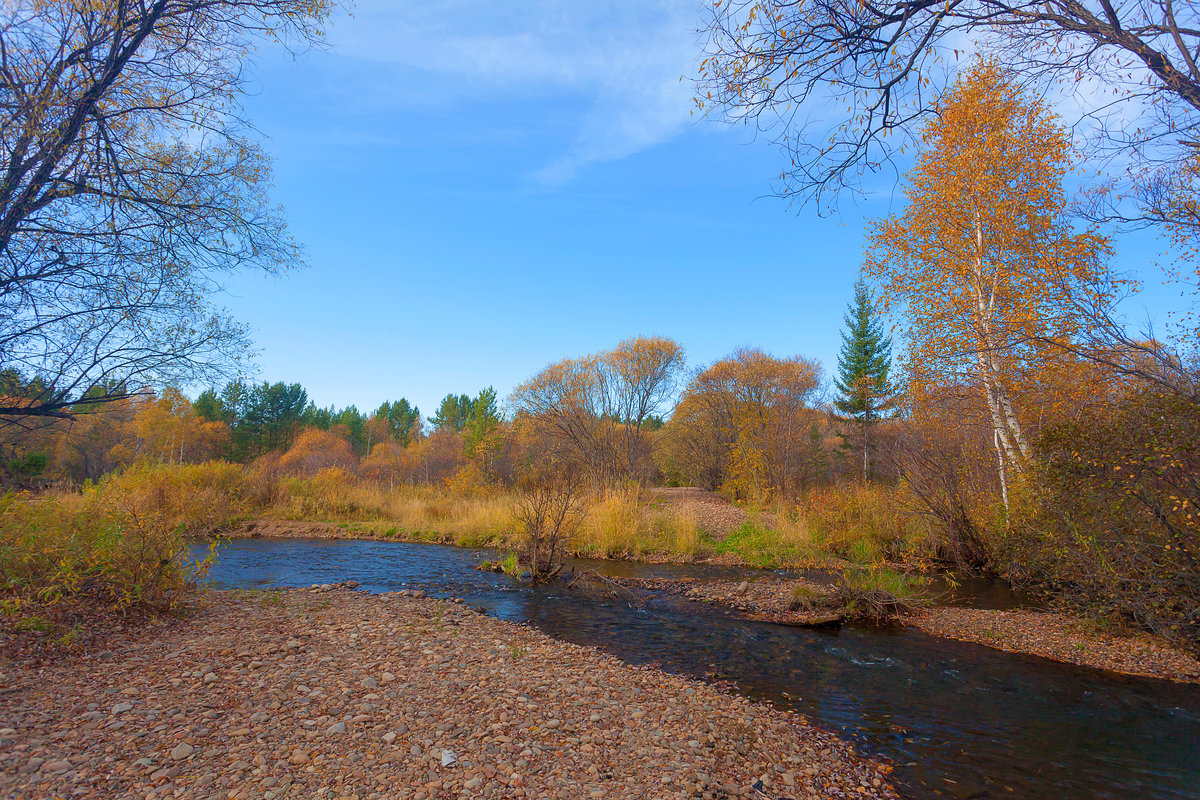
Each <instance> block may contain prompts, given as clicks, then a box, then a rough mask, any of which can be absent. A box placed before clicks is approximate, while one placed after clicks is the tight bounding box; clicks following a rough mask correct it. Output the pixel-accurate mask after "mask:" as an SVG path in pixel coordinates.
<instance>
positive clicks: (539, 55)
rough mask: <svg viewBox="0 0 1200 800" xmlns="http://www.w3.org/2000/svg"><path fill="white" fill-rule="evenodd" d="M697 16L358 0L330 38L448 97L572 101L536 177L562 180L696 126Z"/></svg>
mask: <svg viewBox="0 0 1200 800" xmlns="http://www.w3.org/2000/svg"><path fill="white" fill-rule="evenodd" d="M700 22H701V18H700V11H699V6H698V5H697V3H696V2H695V0H596V1H595V2H576V1H574V0H564V1H563V2H555V1H554V0H533V1H532V2H526V3H495V2H488V1H487V0H449V1H448V2H442V3H420V4H418V3H409V2H404V3H397V2H396V0H359V2H358V3H357V5H356V9H355V12H354V17H353V19H351V20H346V21H343V22H340V23H339V24H338V25H337V26H336V27H335V29H334V32H333V37H332V39H333V45H334V48H335V50H336V52H337V53H339V54H340V55H343V56H348V57H351V58H358V59H364V60H368V61H372V62H376V63H378V64H380V65H381V66H386V65H395V66H397V67H400V68H401V70H400V71H399V72H400V73H409V72H410V71H418V72H421V73H426V77H428V78H429V79H430V80H431V83H432V86H431V87H429V88H431V89H432V90H433V91H436V92H439V93H442V94H444V95H445V96H446V97H447V98H449V99H464V98H466V99H469V98H474V97H479V96H481V95H486V96H488V97H490V98H497V97H505V96H511V97H513V98H514V99H516V98H520V97H521V96H523V95H530V94H555V95H560V96H562V97H564V98H567V99H568V103H566V104H564V105H565V106H567V107H569V108H572V109H578V110H577V111H576V112H574V113H575V117H574V118H573V119H572V120H571V124H572V126H573V133H572V135H571V137H570V140H569V141H564V142H563V146H562V149H561V151H559V152H556V153H551V154H548V158H547V161H546V163H545V164H544V165H542V166H541V167H540V168H539V169H537V170H536V171H535V173H534V175H533V177H534V178H535V179H536V180H538V181H539V182H540V183H543V184H547V185H556V184H561V183H563V182H565V181H567V180H570V179H571V178H572V177H573V176H574V175H576V174H577V173H578V172H579V170H580V169H582V168H584V167H586V166H587V165H589V164H593V163H596V162H603V161H612V160H617V159H620V158H624V157H625V156H628V155H631V154H633V153H636V152H639V151H641V150H645V149H647V148H649V147H652V146H654V145H656V144H658V143H660V142H664V141H667V140H668V139H670V138H671V137H673V136H675V135H676V134H677V133H679V132H680V131H681V130H682V129H683V128H684V127H685V126H686V125H688V123H689V120H690V109H691V96H692V84H691V82H690V77H691V76H692V75H693V74H694V71H695V67H696V62H697V60H698V58H699V55H698V54H699V52H700V42H699V39H698V34H697V33H696V30H697V28H698V27H699V26H700ZM681 78H682V79H683V80H680V79H681ZM397 90H398V91H401V92H403V91H404V87H402V86H397Z"/></svg>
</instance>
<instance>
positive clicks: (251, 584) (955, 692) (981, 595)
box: [211, 539, 1200, 800]
mask: <svg viewBox="0 0 1200 800" xmlns="http://www.w3.org/2000/svg"><path fill="white" fill-rule="evenodd" d="M496 555H497V554H496V553H494V552H493V551H488V550H473V549H467V548H457V547H450V546H445V545H426V544H411V543H391V542H373V541H353V540H295V539H289V540H268V539H248V540H233V541H229V542H225V543H223V544H221V545H220V547H219V550H218V553H217V560H216V563H215V564H214V566H213V569H212V572H211V577H212V579H213V582H214V584H215V585H216V586H218V587H220V588H257V589H265V588H271V587H283V586H307V585H311V584H321V583H334V582H338V581H344V580H355V581H358V582H360V583H361V584H362V587H363V588H365V589H367V590H369V591H377V592H382V591H391V590H397V589H420V590H423V591H426V592H427V593H429V594H431V595H435V596H440V597H458V598H462V599H463V600H465V601H466V602H467V603H469V604H470V605H471V606H474V607H477V608H479V609H482V610H484V611H486V612H487V613H489V614H491V615H494V616H496V617H499V618H502V619H506V620H513V621H520V622H526V623H528V624H530V625H532V626H534V627H536V628H538V629H539V630H541V631H543V632H545V633H548V634H550V635H551V636H554V637H556V638H559V639H562V640H566V641H570V642H574V643H577V644H584V645H591V646H596V647H600V648H602V649H603V650H605V651H606V652H608V653H610V654H612V655H614V656H616V657H618V658H620V659H622V660H624V661H626V662H629V663H633V664H652V665H656V666H660V667H661V668H663V669H665V670H668V671H672V672H677V673H681V674H685V675H690V676H694V677H701V678H704V679H706V680H710V681H722V682H726V683H728V684H729V685H731V686H733V687H734V688H735V689H736V690H737V691H738V692H741V693H743V694H745V695H747V696H749V697H751V698H753V699H756V700H763V701H767V702H769V703H772V704H774V705H776V706H779V707H782V708H788V709H792V710H795V711H798V712H800V713H803V714H804V715H806V716H807V717H809V718H810V719H811V720H813V721H814V722H816V723H818V724H820V725H822V726H824V727H826V728H828V729H830V730H834V731H836V732H838V733H840V734H841V735H843V736H844V737H846V738H849V739H851V740H853V741H854V742H855V743H856V744H857V745H858V746H859V748H860V749H861V750H864V751H865V752H867V753H870V754H875V755H879V756H883V757H885V758H887V759H889V760H891V761H892V762H893V763H895V765H896V772H895V775H894V778H895V781H896V783H897V785H898V786H899V787H900V788H901V789H902V790H904V791H906V792H907V793H908V794H910V795H911V796H913V797H956V798H957V797H962V798H967V797H974V798H1000V797H1008V798H1011V797H1017V798H1054V800H1075V799H1076V798H1078V799H1079V800H1082V799H1083V798H1110V797H1111V798H1116V797H1122V798H1124V797H1139V798H1195V797H1197V796H1200V792H1198V790H1197V789H1196V787H1197V786H1200V693H1198V692H1197V691H1196V687H1195V686H1191V685H1186V684H1174V683H1171V682H1168V681H1161V680H1155V679H1148V678H1133V677H1125V676H1119V675H1114V674H1111V673H1106V672H1102V671H1099V670H1091V669H1086V668H1081V667H1077V666H1072V665H1067V664H1060V663H1056V662H1052V661H1047V660H1045V659H1040V658H1036V657H1031V656H1021V655H1016V654H1011V653H1004V652H1000V651H996V650H993V649H990V648H987V647H982V646H978V645H972V644H967V643H962V642H956V641H951V640H946V639H940V638H937V637H933V636H930V635H927V634H924V633H921V632H919V631H913V630H900V629H880V628H874V627H869V626H846V627H843V628H841V629H835V630H807V629H797V628H789V627H784V626H779V625H771V624H766V623H757V622H748V621H745V620H738V619H734V618H731V617H729V616H728V615H723V614H722V613H721V611H720V610H719V609H697V608H695V607H694V604H691V605H690V606H688V605H682V604H678V603H672V602H670V601H666V600H664V601H662V602H650V603H646V604H633V603H630V602H627V601H625V600H622V599H614V598H602V597H583V596H580V595H578V594H577V593H575V592H572V591H568V590H566V589H564V588H563V587H562V586H550V587H546V588H533V587H530V586H528V585H526V584H524V583H521V582H519V581H516V580H514V579H512V578H510V577H508V576H506V575H501V574H495V573H491V572H479V571H476V570H475V569H474V566H475V565H477V564H478V563H479V562H481V561H484V560H489V559H494V558H496ZM574 566H575V567H576V568H587V569H596V570H598V571H600V572H601V573H606V574H621V575H625V576H641V577H689V576H691V577H720V578H726V579H737V578H740V577H742V576H748V575H752V574H753V571H752V570H747V569H744V568H738V567H718V566H690V565H643V564H636V563H629V562H578V563H576V564H575V565H574ZM979 589H980V591H979V592H978V594H977V595H974V596H972V594H971V592H970V591H969V590H962V589H960V595H959V597H958V598H957V601H958V602H963V603H975V604H980V605H984V606H986V605H987V604H989V603H995V602H1000V603H1014V602H1019V601H1020V598H1019V597H1015V596H1009V595H1006V594H1005V593H1004V592H1003V591H1001V590H997V589H996V588H995V587H994V586H991V587H982V586H981V587H979Z"/></svg>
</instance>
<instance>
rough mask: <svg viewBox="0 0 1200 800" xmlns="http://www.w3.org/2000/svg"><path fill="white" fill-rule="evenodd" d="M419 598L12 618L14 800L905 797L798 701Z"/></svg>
mask: <svg viewBox="0 0 1200 800" xmlns="http://www.w3.org/2000/svg"><path fill="white" fill-rule="evenodd" d="M417 594H419V593H410V592H400V593H391V594H385V595H367V594H361V593H358V592H353V591H349V590H347V589H345V588H330V589H327V590H319V589H308V590H288V591H282V592H270V593H249V592H213V593H211V594H209V595H207V596H205V598H204V599H203V600H201V601H199V602H198V603H197V606H196V607H195V608H194V609H192V610H191V612H190V613H188V614H187V615H185V616H184V617H182V618H179V619H166V620H159V621H157V622H153V621H151V622H146V623H143V624H141V625H138V626H135V625H125V626H120V625H116V626H110V627H109V628H107V629H105V630H93V631H90V632H88V633H87V634H85V635H84V637H83V641H84V643H83V644H80V645H77V646H75V647H73V648H70V649H61V648H60V649H58V650H47V646H46V645H42V644H40V643H39V642H37V641H36V637H35V635H33V634H20V635H17V636H14V635H13V634H11V632H8V631H3V632H0V636H2V637H3V640H2V641H0V646H2V647H0V654H2V655H0V670H2V675H0V796H2V797H6V798H22V799H23V800H24V799H26V798H29V799H32V798H47V799H48V798H53V797H81V798H114V797H130V798H140V799H141V800H162V799H163V798H168V797H172V798H181V800H191V799H192V798H211V799H212V800H274V798H318V799H319V800H327V799H328V798H347V799H349V798H358V799H359V800H382V799H383V798H389V800H390V798H403V799H406V800H424V799H425V798H446V797H489V798H490V797H514V798H517V797H539V798H542V797H545V798H601V797H620V798H645V797H654V798H729V797H753V798H782V797H788V798H816V797H880V798H893V797H896V794H895V792H894V790H893V789H892V788H891V787H890V786H889V783H888V772H889V770H888V767H886V766H885V765H883V764H881V763H879V762H877V761H872V760H868V759H865V758H863V757H861V756H859V755H857V754H856V753H855V751H854V750H853V749H852V748H851V747H850V745H848V744H847V743H845V742H843V741H841V740H840V739H838V738H837V737H835V736H833V735H832V734H830V733H828V732H826V731H823V730H821V729H819V728H816V727H814V726H812V725H811V724H810V723H809V722H807V721H806V720H805V719H804V718H803V717H801V716H798V715H796V714H793V713H789V712H784V711H780V710H776V709H773V708H770V707H768V706H765V705H758V704H755V703H751V702H749V701H748V700H746V699H745V698H743V697H739V696H737V695H731V694H728V693H725V692H724V691H722V690H721V689H720V688H719V687H716V686H711V685H707V684H704V683H701V682H697V681H693V680H689V679H686V678H682V677H678V676H673V675H668V674H665V673H663V672H661V671H658V670H655V669H652V668H637V667H632V666H628V665H624V664H622V663H620V662H619V661H616V660H615V659H612V658H610V657H607V656H605V655H602V654H600V653H599V652H597V651H595V650H593V649H590V648H585V647H580V646H577V645H573V644H569V643H564V642H559V641H556V640H554V639H551V638H550V637H548V636H546V635H544V634H541V633H539V632H537V631H534V630H532V629H530V628H527V627H525V626H522V625H518V624H514V623H509V622H503V621H500V620H496V619H492V618H489V617H485V616H482V615H480V614H477V613H475V612H473V611H470V610H468V609H466V608H464V607H463V606H461V605H457V604H454V603H451V602H442V601H435V600H429V599H424V598H420V597H417V596H415V595H417Z"/></svg>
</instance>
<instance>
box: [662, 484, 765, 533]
mask: <svg viewBox="0 0 1200 800" xmlns="http://www.w3.org/2000/svg"><path fill="white" fill-rule="evenodd" d="M646 494H647V496H648V497H649V499H650V503H651V505H652V506H653V507H655V508H660V509H664V508H666V507H677V508H685V509H687V510H688V511H690V512H691V513H692V514H693V515H694V516H695V519H696V524H697V525H698V526H700V528H701V529H703V530H705V531H707V532H708V533H709V534H711V535H712V536H715V537H717V538H723V537H725V536H727V535H729V534H730V533H732V532H733V531H734V530H736V529H737V528H738V527H740V526H741V525H743V524H744V523H745V522H746V520H747V519H749V516H748V515H747V514H746V512H745V511H743V510H742V509H741V508H739V507H738V506H736V505H734V504H733V503H731V502H729V501H728V500H726V499H725V498H724V497H722V496H721V495H719V494H717V493H716V492H710V491H708V490H707V489H697V488H695V487H691V486H684V487H677V488H673V487H656V488H651V489H647V490H646ZM762 516H763V524H765V525H770V524H771V520H770V519H769V518H770V516H771V515H770V514H766V513H764V514H763V515H762Z"/></svg>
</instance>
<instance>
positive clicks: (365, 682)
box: [362, 675, 379, 689]
mask: <svg viewBox="0 0 1200 800" xmlns="http://www.w3.org/2000/svg"><path fill="white" fill-rule="evenodd" d="M362 686H363V688H364V689H378V688H379V681H377V680H375V679H374V678H372V677H371V676H370V675H368V676H367V677H365V678H363V679H362Z"/></svg>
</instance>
